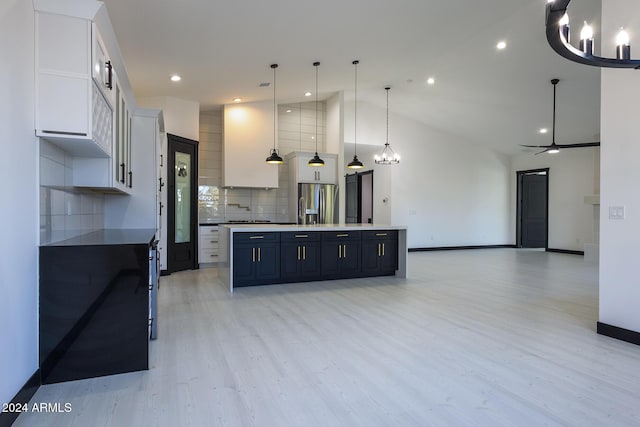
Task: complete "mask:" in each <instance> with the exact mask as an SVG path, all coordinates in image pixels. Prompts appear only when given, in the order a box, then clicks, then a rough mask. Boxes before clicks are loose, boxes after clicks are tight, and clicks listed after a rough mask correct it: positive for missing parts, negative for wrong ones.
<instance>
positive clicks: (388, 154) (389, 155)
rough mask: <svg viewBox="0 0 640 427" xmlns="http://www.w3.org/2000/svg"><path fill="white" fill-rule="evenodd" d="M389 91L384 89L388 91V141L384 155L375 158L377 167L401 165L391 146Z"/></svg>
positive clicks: (385, 144) (387, 88)
mask: <svg viewBox="0 0 640 427" xmlns="http://www.w3.org/2000/svg"><path fill="white" fill-rule="evenodd" d="M389 89H391V88H390V87H389V86H387V87H385V88H384V90H386V91H387V140H386V142H385V143H384V149H383V150H382V154H380V155H379V156H378V155H376V156H375V157H374V161H375V162H376V164H377V165H397V164H398V163H400V156H399V155H397V154H396V153H395V152H394V151H393V149H392V148H391V146H390V145H389Z"/></svg>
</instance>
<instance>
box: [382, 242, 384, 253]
mask: <svg viewBox="0 0 640 427" xmlns="http://www.w3.org/2000/svg"><path fill="white" fill-rule="evenodd" d="M382 256H384V243H383V244H382Z"/></svg>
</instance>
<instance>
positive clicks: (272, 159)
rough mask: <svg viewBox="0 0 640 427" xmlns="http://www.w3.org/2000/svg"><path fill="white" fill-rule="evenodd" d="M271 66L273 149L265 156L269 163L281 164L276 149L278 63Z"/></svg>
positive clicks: (281, 161)
mask: <svg viewBox="0 0 640 427" xmlns="http://www.w3.org/2000/svg"><path fill="white" fill-rule="evenodd" d="M271 68H273V149H272V150H271V154H270V155H269V157H267V160H266V162H267V163H268V164H270V165H281V164H282V163H284V161H283V160H282V157H280V155H279V154H278V150H277V149H276V118H277V117H278V106H277V105H276V68H278V64H271Z"/></svg>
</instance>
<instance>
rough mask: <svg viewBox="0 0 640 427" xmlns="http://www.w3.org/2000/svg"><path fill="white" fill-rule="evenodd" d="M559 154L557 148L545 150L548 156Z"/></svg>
mask: <svg viewBox="0 0 640 427" xmlns="http://www.w3.org/2000/svg"><path fill="white" fill-rule="evenodd" d="M559 152H560V150H559V149H558V148H555V147H554V148H549V149H548V150H547V153H549V154H557V153H559Z"/></svg>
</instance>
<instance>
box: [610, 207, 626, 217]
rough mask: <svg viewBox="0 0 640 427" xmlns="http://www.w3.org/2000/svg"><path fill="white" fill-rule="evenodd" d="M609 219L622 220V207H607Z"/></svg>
mask: <svg viewBox="0 0 640 427" xmlns="http://www.w3.org/2000/svg"><path fill="white" fill-rule="evenodd" d="M609 219H624V206H609Z"/></svg>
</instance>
